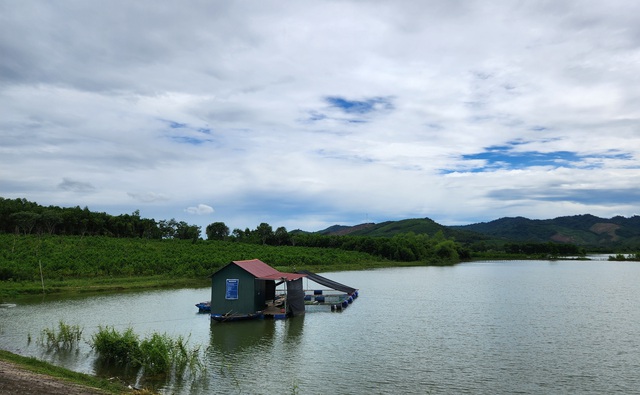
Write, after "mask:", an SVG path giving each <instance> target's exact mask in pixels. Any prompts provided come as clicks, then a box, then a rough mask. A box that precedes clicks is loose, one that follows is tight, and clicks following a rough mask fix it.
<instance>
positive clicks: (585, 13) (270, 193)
mask: <svg viewBox="0 0 640 395" xmlns="http://www.w3.org/2000/svg"><path fill="white" fill-rule="evenodd" d="M63 20H64V21H65V23H60V21H63ZM0 53H1V54H2V56H0V115H1V116H0V196H2V197H6V198H17V197H20V198H26V199H28V200H31V201H36V202H38V203H40V204H43V205H50V204H53V205H59V206H65V207H67V206H77V205H79V206H81V207H84V206H88V207H89V208H90V209H92V210H96V211H106V212H109V213H111V214H114V215H117V214H122V213H131V212H133V211H135V210H140V213H141V215H142V216H145V217H151V218H155V219H157V220H160V219H170V218H176V219H178V220H184V221H186V222H188V223H191V224H197V225H200V226H202V228H203V229H204V227H206V225H207V224H209V223H212V222H216V221H223V222H225V223H227V225H228V226H229V227H230V228H232V229H233V228H241V229H244V228H247V227H248V228H255V227H256V226H257V225H258V224H259V223H261V222H268V223H269V224H271V225H272V226H273V227H274V228H276V227H279V226H285V227H286V228H287V229H289V230H292V229H304V230H320V229H324V228H326V227H328V226H331V225H334V224H341V225H355V224H359V223H362V222H365V221H369V222H382V221H387V220H396V219H405V218H419V217H429V218H431V219H433V220H435V221H437V222H439V223H442V224H445V225H455V224H468V223H474V222H480V221H490V220H493V219H497V218H500V217H505V216H525V217H529V218H553V217H557V216H563V215H574V214H585V213H590V214H593V215H598V216H603V217H611V216H614V215H623V216H632V215H636V214H640V213H639V212H638V211H639V210H638V207H639V206H640V193H639V192H638V190H639V189H638V187H637V185H640V123H639V118H640V110H639V108H640V106H638V103H640V81H639V80H638V79H639V78H640V77H639V76H640V3H636V2H630V1H620V0H612V1H609V2H589V3H588V6H585V3H584V2H582V1H578V0H569V1H562V2H539V1H521V2H513V1H508V0H502V1H492V2H487V1H464V2H459V1H449V0H432V1H425V2H418V1H395V2H380V1H374V0H372V1H355V0H354V1H349V0H346V1H337V0H336V1H321V2H319V1H304V0H303V1H285V2H282V1H278V2H274V1H248V2H228V1H195V2H190V3H189V4H182V3H161V4H159V3H158V2H156V1H150V0H142V1H136V2H129V1H112V2H98V1H92V0H89V1H71V0H69V1H64V2H63V3H51V2H48V1H38V0H34V1H29V2H17V1H15V2H10V1H4V2H0Z"/></svg>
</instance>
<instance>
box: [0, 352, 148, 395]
mask: <svg viewBox="0 0 640 395" xmlns="http://www.w3.org/2000/svg"><path fill="white" fill-rule="evenodd" d="M0 388H1V389H2V391H1V392H2V393H9V394H44V395H81V394H86V395H106V394H135V393H139V392H135V391H133V390H131V389H129V388H127V387H126V386H125V385H123V384H120V383H115V382H112V381H109V380H107V379H103V378H100V377H96V376H91V375H88V374H84V373H78V372H74V371H72V370H68V369H65V368H62V367H59V366H56V365H53V364H50V363H48V362H44V361H41V360H39V359H36V358H31V357H24V356H21V355H18V354H14V353H11V352H9V351H5V350H0ZM147 393H149V392H147Z"/></svg>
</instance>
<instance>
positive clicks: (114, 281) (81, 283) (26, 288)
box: [0, 261, 428, 302]
mask: <svg viewBox="0 0 640 395" xmlns="http://www.w3.org/2000/svg"><path fill="white" fill-rule="evenodd" d="M427 265H428V264H427V263H425V262H391V261H378V262H367V263H360V264H335V265H332V266H316V265H309V266H299V267H292V266H275V268H276V269H277V270H280V271H283V272H293V271H297V270H309V271H312V272H315V273H322V272H327V271H332V272H334V271H348V270H369V269H380V268H388V267H405V266H406V267H408V266H427ZM43 284H44V285H43ZM208 285H210V280H209V277H198V278H193V277H175V276H174V277H169V276H165V275H162V276H126V277H124V276H120V277H118V276H103V277H96V278H81V279H67V280H50V279H45V280H44V281H0V302H11V301H12V300H15V299H16V298H22V297H29V296H37V295H43V294H44V295H69V294H92V293H106V292H130V291H140V290H148V289H171V288H199V287H206V286H208Z"/></svg>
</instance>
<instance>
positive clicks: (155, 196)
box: [127, 192, 169, 203]
mask: <svg viewBox="0 0 640 395" xmlns="http://www.w3.org/2000/svg"><path fill="white" fill-rule="evenodd" d="M127 195H129V196H130V197H132V198H133V199H135V200H137V201H140V202H143V203H151V202H158V201H167V200H169V198H168V197H167V196H166V195H165V194H163V193H155V192H127Z"/></svg>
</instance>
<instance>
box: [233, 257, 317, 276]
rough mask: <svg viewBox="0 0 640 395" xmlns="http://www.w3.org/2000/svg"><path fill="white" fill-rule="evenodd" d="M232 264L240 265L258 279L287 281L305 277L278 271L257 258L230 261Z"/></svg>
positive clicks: (299, 274)
mask: <svg viewBox="0 0 640 395" xmlns="http://www.w3.org/2000/svg"><path fill="white" fill-rule="evenodd" d="M232 263H233V264H235V265H237V266H240V267H241V268H242V269H244V270H246V271H247V272H249V273H250V274H251V275H253V276H254V277H255V278H257V279H259V280H281V279H285V280H287V281H293V280H297V279H299V278H302V277H306V274H301V273H284V272H279V271H277V270H276V269H274V268H272V267H271V266H269V265H267V264H266V263H264V262H262V261H261V260H259V259H250V260H247V261H232Z"/></svg>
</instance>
